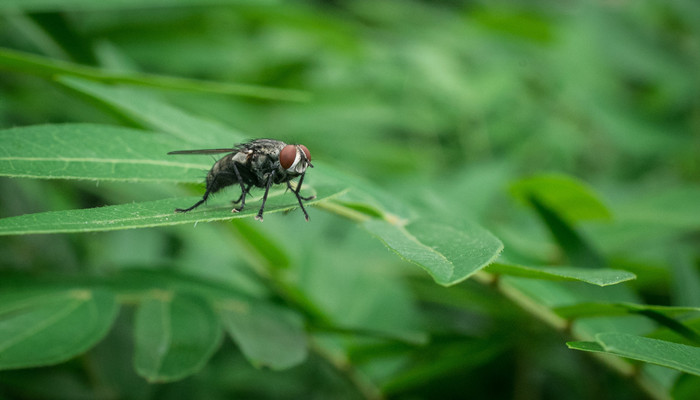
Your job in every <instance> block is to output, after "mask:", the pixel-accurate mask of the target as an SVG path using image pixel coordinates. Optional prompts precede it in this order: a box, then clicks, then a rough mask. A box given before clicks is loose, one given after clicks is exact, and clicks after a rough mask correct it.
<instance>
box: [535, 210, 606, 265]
mask: <svg viewBox="0 0 700 400" xmlns="http://www.w3.org/2000/svg"><path fill="white" fill-rule="evenodd" d="M530 202H531V203H532V205H533V206H534V207H535V210H537V213H538V214H539V215H540V217H541V218H542V220H543V221H544V223H545V224H546V225H547V228H549V230H550V232H551V233H552V236H553V237H554V239H555V240H556V241H557V243H559V246H561V248H562V249H563V250H564V253H566V256H567V258H568V259H569V262H570V263H571V264H573V265H575V266H581V267H589V268H601V267H603V266H604V265H605V260H604V259H603V257H602V256H601V255H600V254H598V252H597V251H596V250H595V249H594V248H593V247H592V246H591V245H590V244H589V243H588V241H587V240H586V239H584V238H583V236H581V235H580V234H579V233H578V232H577V231H576V230H575V229H574V227H573V226H571V224H570V223H569V222H567V221H566V220H564V219H563V218H561V217H560V216H559V215H558V214H557V213H556V212H555V211H554V210H553V209H551V208H549V207H548V206H547V205H546V204H545V203H543V202H541V201H540V200H539V198H537V197H534V196H533V197H531V198H530Z"/></svg>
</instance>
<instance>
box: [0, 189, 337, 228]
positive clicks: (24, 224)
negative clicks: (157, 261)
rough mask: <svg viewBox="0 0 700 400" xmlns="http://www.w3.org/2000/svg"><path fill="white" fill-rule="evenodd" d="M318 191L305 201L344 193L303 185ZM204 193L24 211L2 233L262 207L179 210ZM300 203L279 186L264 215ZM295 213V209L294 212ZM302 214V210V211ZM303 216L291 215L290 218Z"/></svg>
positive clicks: (221, 202)
mask: <svg viewBox="0 0 700 400" xmlns="http://www.w3.org/2000/svg"><path fill="white" fill-rule="evenodd" d="M306 190H308V193H315V194H316V198H315V199H314V200H311V201H308V202H304V204H305V205H307V204H308V205H312V204H314V203H317V202H319V201H323V200H325V199H327V198H330V197H332V196H335V195H337V194H339V193H342V190H341V189H339V188H337V187H335V186H333V185H328V186H312V185H308V186H307V185H304V190H303V191H302V192H304V191H306ZM200 198H201V197H182V198H170V199H163V200H156V201H149V202H141V203H130V204H121V205H116V206H105V207H97V208H88V209H79V210H63V211H49V212H43V213H37V214H25V215H19V216H16V217H8V218H2V219H0V235H18V234H36V233H66V232H95V231H112V230H119V229H132V228H149V227H155V226H167V225H179V224H188V223H189V224H194V223H197V222H212V221H224V220H230V219H233V218H246V217H253V216H255V215H256V214H257V213H258V208H259V207H260V201H259V199H253V198H251V199H250V200H249V201H246V208H245V209H244V210H243V211H241V212H237V213H233V212H231V209H232V208H233V207H232V205H231V202H230V201H227V199H226V198H221V197H220V198H218V199H217V200H216V201H211V202H208V203H207V204H205V205H202V206H200V207H199V208H198V209H196V210H193V211H190V212H188V213H176V212H174V210H175V208H182V207H185V206H189V205H191V204H193V203H195V202H196V201H197V200H199V199H200ZM298 207H299V204H298V203H297V200H296V199H295V198H294V195H293V194H291V193H286V194H285V192H284V191H283V190H281V189H279V190H275V191H274V192H273V191H270V195H269V197H268V199H267V203H266V205H265V217H266V218H267V216H268V215H270V214H273V213H278V212H280V211H287V210H293V209H295V208H298ZM292 214H296V213H292ZM299 214H301V211H299ZM293 217H294V218H299V220H301V222H303V216H301V215H290V216H288V218H293Z"/></svg>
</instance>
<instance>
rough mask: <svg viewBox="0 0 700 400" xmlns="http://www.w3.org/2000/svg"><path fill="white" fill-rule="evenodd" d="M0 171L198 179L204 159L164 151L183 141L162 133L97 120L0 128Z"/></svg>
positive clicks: (54, 175) (30, 174)
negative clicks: (186, 158) (197, 159)
mask: <svg viewBox="0 0 700 400" xmlns="http://www.w3.org/2000/svg"><path fill="white" fill-rule="evenodd" d="M0 141H2V143H3V147H2V149H0V175H2V176H10V177H22V178H42V179H90V180H110V181H133V182H135V181H147V182H148V181H170V182H199V181H201V179H202V178H201V177H202V175H203V171H206V170H207V169H209V168H210V165H207V164H205V163H197V162H193V160H192V159H190V160H187V161H183V160H178V159H175V158H172V157H168V156H167V155H166V153H167V151H169V150H172V149H174V148H178V147H180V146H182V144H181V143H180V142H179V141H178V140H176V139H174V138H172V137H170V136H168V135H164V134H158V133H154V132H144V131H139V130H135V129H129V128H122V127H114V126H109V125H97V124H55V125H34V126H27V127H18V128H11V129H6V130H2V131H0Z"/></svg>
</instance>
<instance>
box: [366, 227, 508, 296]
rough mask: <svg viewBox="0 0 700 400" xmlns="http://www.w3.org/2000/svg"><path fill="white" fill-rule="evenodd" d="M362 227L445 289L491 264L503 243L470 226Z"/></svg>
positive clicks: (485, 231)
mask: <svg viewBox="0 0 700 400" xmlns="http://www.w3.org/2000/svg"><path fill="white" fill-rule="evenodd" d="M363 226H364V227H365V229H367V230H368V231H369V232H370V233H372V234H373V235H374V236H376V237H377V238H379V239H380V240H381V241H382V242H383V243H384V244H385V245H386V246H387V247H389V248H390V249H391V250H392V251H394V252H396V253H397V254H398V255H399V256H401V257H402V258H404V259H405V260H407V261H409V262H412V263H414V264H416V265H418V266H420V267H422V268H423V269H424V270H426V272H428V273H429V274H430V275H431V276H432V277H433V279H435V281H436V282H437V283H439V284H441V285H445V286H449V285H454V284H457V283H459V282H461V281H463V280H465V279H467V278H469V277H470V276H471V275H473V274H474V273H476V272H477V271H479V270H480V269H482V268H484V267H485V266H486V265H488V264H490V263H491V262H493V261H494V260H495V259H496V258H497V257H498V255H499V254H500V252H501V250H502V249H503V243H501V241H500V240H498V239H497V238H496V237H495V236H493V235H492V234H491V233H490V232H488V231H487V230H485V229H483V228H480V227H478V226H476V225H471V224H464V226H462V227H456V226H454V225H449V224H443V223H437V222H434V221H431V220H428V219H417V220H414V221H411V222H409V223H407V224H406V225H403V226H399V225H396V224H391V223H389V222H387V221H384V220H379V219H370V220H367V221H365V222H364V223H363ZM460 228H461V229H460Z"/></svg>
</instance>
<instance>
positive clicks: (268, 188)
mask: <svg viewBox="0 0 700 400" xmlns="http://www.w3.org/2000/svg"><path fill="white" fill-rule="evenodd" d="M274 177H275V171H272V173H270V177H269V178H268V179H267V185H265V194H264V195H263V199H262V205H261V206H260V211H258V215H256V216H255V219H257V220H258V221H262V220H263V210H265V202H266V201H267V194H268V193H269V192H270V186H272V180H273V179H274Z"/></svg>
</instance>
